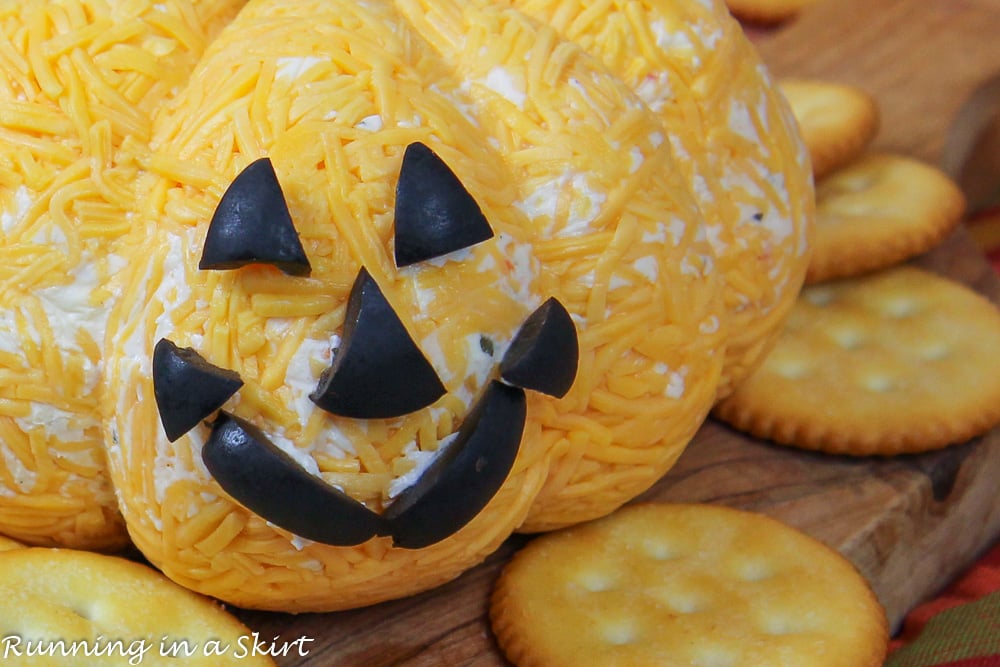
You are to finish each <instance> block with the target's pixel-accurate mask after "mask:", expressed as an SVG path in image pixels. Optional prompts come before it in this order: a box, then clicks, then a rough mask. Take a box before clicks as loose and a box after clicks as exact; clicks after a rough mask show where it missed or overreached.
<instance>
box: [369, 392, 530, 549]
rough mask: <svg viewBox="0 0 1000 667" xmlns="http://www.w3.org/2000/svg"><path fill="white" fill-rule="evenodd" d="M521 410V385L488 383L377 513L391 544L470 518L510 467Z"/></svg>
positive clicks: (426, 540) (425, 538)
mask: <svg viewBox="0 0 1000 667" xmlns="http://www.w3.org/2000/svg"><path fill="white" fill-rule="evenodd" d="M526 415H527V401H526V399H525V396H524V390H523V389H520V388H518V387H511V386H509V385H505V384H503V383H502V382H497V381H495V380H494V381H493V382H491V383H490V385H489V386H488V387H487V389H486V392H485V393H484V394H483V396H482V397H481V398H480V399H479V401H478V402H477V403H476V405H475V407H474V408H473V409H472V412H471V413H470V414H469V416H468V417H466V418H465V421H464V422H463V423H462V426H461V427H460V428H459V431H458V434H457V436H456V437H455V440H454V441H453V442H451V444H449V445H447V449H445V450H444V451H443V452H442V453H441V454H440V455H439V456H438V458H436V459H435V460H434V462H433V463H432V464H431V465H430V467H428V468H427V470H425V471H424V473H423V474H422V475H421V476H420V479H418V480H417V481H416V482H415V483H414V484H413V486H411V487H409V488H407V489H406V490H405V491H403V492H402V493H401V494H399V496H397V497H396V499H395V500H394V501H393V502H392V504H391V505H389V507H388V508H387V509H386V511H385V512H384V513H383V514H382V518H383V520H385V521H386V522H387V523H388V527H389V533H390V534H391V535H392V539H393V544H394V545H395V546H397V547H403V548H406V549H420V548H422V547H426V546H428V545H431V544H434V543H435V542H439V541H441V540H443V539H445V538H446V537H448V536H449V535H452V534H454V533H455V532H457V531H458V530H459V529H460V528H462V526H464V525H465V524H467V523H468V522H469V521H471V520H472V519H473V518H475V517H476V515H477V514H479V512H481V511H482V509H483V508H484V507H486V505H487V503H489V501H490V500H491V499H492V498H493V496H494V495H496V492H497V490H498V489H499V488H500V487H501V486H502V485H503V483H504V481H505V480H506V479H507V475H508V474H509V473H510V470H511V468H512V467H513V466H514V460H515V459H516V458H517V452H518V449H519V448H520V446H521V435H522V434H523V431H524V422H525V418H526Z"/></svg>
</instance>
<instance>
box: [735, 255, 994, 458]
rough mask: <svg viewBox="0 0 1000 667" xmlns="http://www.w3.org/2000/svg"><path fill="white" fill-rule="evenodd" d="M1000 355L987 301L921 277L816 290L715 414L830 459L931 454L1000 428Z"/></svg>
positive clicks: (907, 271)
mask: <svg viewBox="0 0 1000 667" xmlns="http://www.w3.org/2000/svg"><path fill="white" fill-rule="evenodd" d="M998 344H1000V312H998V311H997V308H996V307H995V306H994V305H993V304H992V303H991V302H990V301H987V300H986V299H985V298H984V297H982V296H980V295H979V294H977V293H975V292H973V291H972V290H970V289H969V288H967V287H965V286H964V285H962V284H960V283H956V282H954V281H951V280H948V279H946V278H943V277H940V276H936V275H934V274H932V273H929V272H927V271H924V270H921V269H917V268H913V267H908V266H902V267H897V268H891V269H886V270H884V271H882V272H879V273H874V274H869V275H866V276H863V277H859V278H851V279H844V280H840V281H835V282H830V283H825V284H819V285H813V286H810V287H808V288H806V289H805V290H803V292H802V296H801V297H800V298H799V302H798V303H797V304H796V306H795V308H794V309H793V310H792V314H791V316H790V317H789V320H788V325H787V328H786V331H785V333H784V334H783V335H782V337H781V338H780V339H779V341H778V343H777V344H776V345H775V347H774V350H773V351H772V353H771V355H770V356H768V358H767V360H766V361H765V362H764V365H763V366H762V367H761V368H760V370H758V371H757V372H756V373H755V374H754V375H753V377H751V378H750V380H748V381H747V382H745V383H744V384H743V385H742V386H741V387H740V388H739V389H738V390H737V391H736V392H735V393H734V394H733V395H732V396H730V397H729V398H728V399H726V400H725V401H723V402H722V403H721V404H719V406H718V407H717V411H716V414H717V416H718V417H719V418H721V419H723V420H724V421H726V422H729V423H730V424H731V425H733V426H734V427H735V428H737V429H740V430H744V431H748V432H750V433H753V434H754V435H755V436H758V437H761V438H770V439H773V440H775V441H777V442H780V443H783V444H788V445H793V446H797V447H802V448H806V449H816V450H822V451H826V452H831V453H838V454H855V455H873V454H874V455H893V454H900V453H905V452H919V451H924V450H930V449H938V448H941V447H944V446H946V445H949V444H952V443H956V442H962V441H964V440H967V439H969V438H972V437H974V436H976V435H979V434H981V433H983V432H985V431H987V430H989V429H990V428H991V427H992V426H994V425H995V424H996V423H997V422H998V421H1000V362H998V361H997V358H996V354H995V350H996V349H997V346H998Z"/></svg>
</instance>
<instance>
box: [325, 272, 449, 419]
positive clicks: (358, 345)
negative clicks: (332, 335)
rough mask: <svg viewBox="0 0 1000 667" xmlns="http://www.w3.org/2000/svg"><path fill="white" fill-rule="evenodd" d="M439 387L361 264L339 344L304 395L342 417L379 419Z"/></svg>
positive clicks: (436, 393) (424, 399) (423, 402)
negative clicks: (327, 364) (330, 361)
mask: <svg viewBox="0 0 1000 667" xmlns="http://www.w3.org/2000/svg"><path fill="white" fill-rule="evenodd" d="M444 393H445V387H444V385H443V384H441V380H440V379H439V378H438V376H437V373H435V372H434V368H433V367H432V366H431V364H430V362H428V361H427V358H426V357H424V355H423V353H422V352H421V351H420V348H418V347H417V345H416V343H414V342H413V339H412V338H411V337H410V334H409V332H407V330H406V327H404V326H403V323H402V322H401V321H400V320H399V316H398V315H396V312H395V311H394V310H393V309H392V305H391V304H390V303H389V302H388V301H387V300H386V298H385V295H384V294H383V293H382V290H380V289H379V286H378V284H377V283H376V282H375V280H374V279H373V278H372V277H371V275H369V273H368V271H367V270H365V269H364V268H362V269H361V272H360V273H359V274H358V277H357V279H356V280H355V281H354V286H353V287H352V288H351V295H350V297H349V298H348V301H347V315H346V319H345V320H344V335H343V340H342V343H341V346H340V349H339V350H337V352H336V354H335V355H334V357H333V363H332V364H331V366H330V368H328V369H326V371H324V372H323V375H322V377H321V378H320V381H319V386H318V387H317V388H316V391H314V392H313V393H312V394H310V396H309V398H311V399H312V401H313V402H314V403H315V404H316V405H318V406H319V407H320V408H322V409H324V410H326V411H327V412H330V413H333V414H335V415H340V416H342V417H353V418H355V419H385V418H389V417H400V416H402V415H405V414H409V413H411V412H414V411H416V410H419V409H421V408H425V407H427V406H428V405H430V404H431V403H433V402H434V401H436V400H437V399H439V398H441V396H443V395H444Z"/></svg>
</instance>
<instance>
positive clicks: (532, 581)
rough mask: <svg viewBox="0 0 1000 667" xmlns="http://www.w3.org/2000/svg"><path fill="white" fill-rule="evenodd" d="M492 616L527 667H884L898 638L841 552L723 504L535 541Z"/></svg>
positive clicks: (655, 508)
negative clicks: (891, 638)
mask: <svg viewBox="0 0 1000 667" xmlns="http://www.w3.org/2000/svg"><path fill="white" fill-rule="evenodd" d="M490 618H491V622H492V626H493V629H494V632H495V634H496V637H497V640H498V642H499V643H500V646H501V648H502V649H503V651H504V652H505V653H506V655H507V657H508V658H509V659H510V660H511V661H512V662H513V663H514V664H516V665H518V666H519V667H557V666H561V665H567V666H569V665H573V666H574V667H575V666H577V665H592V666H596V667H600V666H602V665H660V666H672V665H677V666H681V665H684V666H688V665H698V666H702V667H709V666H720V665H727V666H730V667H739V666H747V667H751V666H753V667H757V666H759V665H778V664H782V665H811V666H816V667H821V666H822V667H832V666H834V665H837V666H843V667H868V666H871V667H875V666H877V665H881V664H882V660H883V658H884V656H885V651H886V644H887V640H888V635H887V623H886V618H885V612H884V611H883V610H882V607H881V606H880V604H879V602H878V601H877V599H876V598H875V595H874V593H873V592H872V591H871V588H870V587H869V586H868V584H867V582H866V581H865V580H864V578H863V577H862V576H861V575H860V574H859V573H858V571H857V570H856V569H855V568H854V566H853V565H852V564H851V563H850V562H848V561H847V560H846V559H845V558H844V557H843V556H841V555H840V554H839V553H837V552H836V551H834V550H833V549H831V548H829V547H827V546H826V545H824V544H822V543H821V542H819V541H818V540H815V539H814V538H812V537H809V536H807V535H805V534H804V533H801V532H799V531H798V530H795V529H793V528H791V527H789V526H787V525H785V524H783V523H780V522H778V521H777V520H775V519H772V518H770V517H766V516H764V515H761V514H753V513H750V512H745V511H742V510H736V509H731V508H726V507H720V506H713V505H670V504H638V505H632V506H628V507H625V508H623V509H621V510H618V511H617V512H615V513H614V514H612V515H610V516H608V517H606V518H604V519H600V520H598V521H594V522H591V523H588V524H580V525H578V526H574V527H572V528H569V529H566V530H563V531H559V532H555V533H550V534H547V535H544V536H542V537H540V538H537V539H536V540H534V541H533V542H530V543H529V544H528V545H527V546H526V547H525V548H524V549H522V550H521V551H520V552H518V553H517V554H516V555H515V556H514V558H513V560H512V561H511V562H510V563H509V564H508V565H507V567H506V568H505V569H504V571H503V572H502V574H501V577H500V579H499V581H498V583H497V585H496V588H495V590H494V594H493V596H492V598H491V606H490Z"/></svg>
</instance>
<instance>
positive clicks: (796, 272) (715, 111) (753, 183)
mask: <svg viewBox="0 0 1000 667" xmlns="http://www.w3.org/2000/svg"><path fill="white" fill-rule="evenodd" d="M508 2H509V4H511V5H513V6H514V7H517V8H518V9H521V10H522V11H524V12H526V13H529V14H531V15H532V16H535V17H537V18H539V19H541V20H544V21H546V22H549V23H550V24H551V25H553V26H555V27H556V28H557V29H558V30H559V32H560V33H561V34H562V35H564V36H565V37H567V38H569V39H571V40H573V41H575V42H577V43H578V44H580V45H581V46H583V47H584V48H585V49H586V50H587V51H588V52H590V53H592V54H594V55H595V56H597V57H599V58H600V59H601V60H602V61H603V62H604V63H605V64H606V65H607V67H608V68H609V69H610V70H611V71H612V72H614V73H615V74H617V75H618V76H619V77H621V78H622V80H624V81H625V82H626V83H627V84H628V85H629V86H631V87H632V88H633V89H634V90H635V91H636V93H637V94H638V95H639V96H640V97H641V98H642V99H643V101H644V102H645V103H646V104H647V105H648V106H649V108H650V109H652V110H654V111H655V112H656V113H657V115H658V116H659V117H660V120H661V122H662V123H663V126H664V128H665V130H666V134H667V137H668V138H669V140H670V142H671V144H672V146H673V148H674V155H675V157H676V158H677V160H676V164H677V167H678V168H679V169H680V170H681V173H682V175H683V177H684V178H685V180H687V182H688V183H689V184H690V187H691V189H692V190H693V191H694V192H695V193H697V197H698V204H699V206H700V207H701V210H702V213H703V214H704V216H705V219H706V222H707V226H706V233H707V234H708V239H709V241H710V242H711V244H712V248H713V249H714V250H715V253H716V256H717V262H718V270H719V272H720V273H721V274H722V277H723V280H724V281H725V284H726V287H725V300H726V315H727V317H726V320H725V321H724V322H723V324H722V326H723V327H724V328H725V330H726V336H727V343H726V363H725V366H724V368H723V376H722V379H721V381H720V384H719V397H720V398H721V397H724V396H725V395H726V394H728V393H729V392H730V391H731V390H732V388H733V387H735V386H736V385H738V384H739V382H740V381H741V380H742V379H743V378H745V377H746V376H747V375H749V374H750V372H751V371H752V370H753V369H754V368H756V366H757V365H758V364H759V363H760V361H761V360H762V359H763V357H764V356H765V355H766V353H767V350H768V348H769V346H770V345H771V344H772V343H773V341H774V338H775V337H776V336H777V335H778V332H779V331H780V328H781V323H782V322H783V321H784V318H785V316H786V314H787V312H788V309H789V308H791V306H792V303H794V301H795V296H796V295H797V294H798V291H799V288H800V287H801V285H802V281H803V278H804V275H805V270H806V267H807V265H808V254H809V247H810V243H809V239H810V235H811V233H812V222H813V218H814V215H815V214H814V211H813V201H814V197H813V189H812V179H811V178H810V175H809V174H810V167H809V157H808V154H807V152H806V150H805V147H804V144H803V142H802V139H801V137H800V136H799V133H798V127H797V125H796V123H795V120H794V117H793V116H792V113H791V111H790V109H789V107H788V105H787V102H786V100H785V99H784V97H783V96H782V95H781V94H780V93H779V92H778V91H777V90H776V88H775V84H774V82H773V81H772V79H771V76H770V74H769V73H768V71H767V70H766V69H765V67H764V65H763V64H762V63H761V60H760V57H759V56H758V55H757V52H756V50H755V49H754V48H753V46H752V45H751V44H750V42H749V40H747V39H746V37H745V35H744V34H743V31H742V28H741V27H740V25H739V24H738V23H737V22H736V21H735V20H733V18H732V17H731V16H730V15H729V11H728V10H727V8H726V4H725V3H724V2H722V1H721V0H715V1H712V0H707V1H703V2H699V1H696V0H679V1H664V0H645V1H642V2H634V1H631V0H629V1H625V0H615V1H609V2H587V1H584V0H508ZM539 520H540V521H541V518H539Z"/></svg>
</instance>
